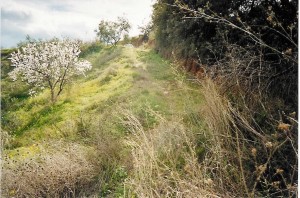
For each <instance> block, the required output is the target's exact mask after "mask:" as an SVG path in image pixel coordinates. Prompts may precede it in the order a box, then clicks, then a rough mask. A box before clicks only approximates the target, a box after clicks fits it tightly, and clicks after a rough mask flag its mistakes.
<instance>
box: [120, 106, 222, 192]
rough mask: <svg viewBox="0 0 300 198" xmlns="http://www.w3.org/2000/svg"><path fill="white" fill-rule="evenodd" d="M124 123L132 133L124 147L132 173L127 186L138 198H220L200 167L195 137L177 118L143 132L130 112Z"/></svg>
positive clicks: (205, 172)
mask: <svg viewBox="0 0 300 198" xmlns="http://www.w3.org/2000/svg"><path fill="white" fill-rule="evenodd" d="M123 114H124V118H125V119H124V120H125V121H126V125H127V127H128V128H129V129H130V131H131V133H132V138H130V139H129V140H128V141H127V143H128V145H130V147H131V148H132V158H133V170H132V174H131V175H130V177H129V179H128V180H127V182H126V186H128V188H129V189H131V192H129V193H128V194H129V195H130V194H134V195H136V196H137V197H219V196H220V194H219V193H218V192H217V191H216V190H215V187H216V185H217V183H215V181H214V180H213V178H212V177H211V174H210V173H209V172H207V169H205V167H203V166H202V164H200V163H199V159H198V156H197V151H196V134H193V133H192V132H191V131H189V130H188V129H187V128H186V127H185V126H184V124H183V123H182V120H181V119H180V118H174V119H173V120H172V121H167V120H165V119H164V118H163V117H162V116H161V115H158V114H156V116H157V117H159V118H160V124H159V125H158V126H156V127H155V128H154V129H151V130H149V131H145V129H144V128H143V126H142V124H141V123H140V121H139V120H138V119H137V117H136V116H135V115H133V114H132V113H131V112H129V111H123Z"/></svg>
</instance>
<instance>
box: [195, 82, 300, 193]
mask: <svg viewBox="0 0 300 198" xmlns="http://www.w3.org/2000/svg"><path fill="white" fill-rule="evenodd" d="M201 85H202V92H203V94H204V97H205V101H206V104H205V105H204V106H203V108H202V115H204V116H203V118H204V120H205V123H206V125H207V130H206V132H205V133H204V135H206V136H209V137H208V138H206V139H207V140H208V141H207V147H208V148H209V152H208V153H207V155H206V159H205V161H206V162H204V163H206V165H204V166H205V167H207V168H208V169H210V170H211V172H212V175H211V176H212V177H213V178H214V181H215V182H216V183H217V186H218V188H219V191H223V192H231V193H232V194H234V195H235V196H237V197H257V196H260V197H265V196H283V197H294V196H297V183H296V181H297V179H296V177H297V176H296V174H297V171H298V170H297V163H298V162H297V156H298V153H297V140H296V139H294V138H295V134H294V133H293V131H294V130H295V128H296V127H297V122H296V121H294V122H293V123H294V124H292V122H290V123H291V124H286V123H283V119H282V120H280V121H278V122H277V124H276V122H275V124H274V123H273V127H272V128H271V129H270V130H266V128H263V126H261V128H260V127H259V125H258V124H257V122H255V118H254V113H253V112H251V111H250V110H249V109H250V108H249V106H246V105H245V106H244V109H239V108H238V107H239V106H238V105H236V106H233V105H232V101H229V100H228V99H226V95H221V94H220V93H222V92H223V90H221V89H223V87H221V88H220V86H218V85H217V84H216V83H215V82H213V81H212V80H211V79H205V80H202V81H201ZM240 93H241V92H240ZM245 109H246V111H247V112H246V113H245ZM270 116H271V115H270ZM286 120H287V118H286Z"/></svg>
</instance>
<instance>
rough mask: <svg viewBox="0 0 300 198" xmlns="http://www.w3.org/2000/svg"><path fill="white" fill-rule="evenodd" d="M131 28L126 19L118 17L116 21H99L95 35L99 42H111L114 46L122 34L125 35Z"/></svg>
mask: <svg viewBox="0 0 300 198" xmlns="http://www.w3.org/2000/svg"><path fill="white" fill-rule="evenodd" d="M130 28H131V26H130V24H129V22H128V20H127V19H125V18H123V17H118V20H117V22H114V21H104V20H102V21H100V23H99V26H98V30H96V32H97V36H99V39H100V41H101V42H104V43H106V44H112V45H114V46H116V45H117V43H118V42H119V41H120V40H121V38H122V36H124V35H126V34H127V33H128V31H129V29H130Z"/></svg>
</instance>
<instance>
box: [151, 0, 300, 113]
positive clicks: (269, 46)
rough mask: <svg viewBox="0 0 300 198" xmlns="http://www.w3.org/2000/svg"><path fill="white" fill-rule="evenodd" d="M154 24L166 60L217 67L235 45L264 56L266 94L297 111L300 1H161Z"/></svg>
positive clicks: (262, 60) (155, 6)
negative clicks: (299, 13) (172, 58)
mask: <svg viewBox="0 0 300 198" xmlns="http://www.w3.org/2000/svg"><path fill="white" fill-rule="evenodd" d="M153 20H154V24H155V27H156V39H157V49H158V50H159V51H160V52H162V53H163V54H165V55H167V56H170V55H171V54H172V53H173V54H174V53H175V54H176V56H177V58H178V57H179V58H180V59H187V58H194V59H198V61H199V62H201V63H203V64H204V63H207V64H209V65H214V64H216V63H217V62H218V61H220V60H221V59H224V58H225V54H226V52H228V51H230V49H231V47H230V46H232V45H235V46H240V47H242V48H245V49H246V50H247V51H250V52H251V53H252V54H253V55H259V56H261V58H260V61H261V63H263V64H262V65H261V66H262V69H261V71H262V72H263V73H264V72H266V73H267V74H268V76H264V80H265V81H268V82H267V83H266V84H268V86H266V87H264V88H265V89H264V91H269V92H273V93H274V94H276V96H277V95H280V97H282V98H284V100H285V102H287V103H288V104H289V105H292V106H293V107H294V108H295V107H296V106H295V104H296V101H297V98H296V95H297V93H296V91H295V90H297V83H296V82H297V72H298V65H297V57H298V55H297V50H298V46H297V43H298V29H297V27H298V18H297V1H295V0H293V1H285V0H282V1H245V0H240V1H231V0H226V1H208V0H193V1H183V0H182V1H174V0H160V1H158V2H157V3H156V4H155V5H154V15H153ZM243 55H244V54H241V55H240V56H243ZM253 64H256V66H257V67H258V66H259V65H260V64H259V63H258V62H257V61H256V62H253Z"/></svg>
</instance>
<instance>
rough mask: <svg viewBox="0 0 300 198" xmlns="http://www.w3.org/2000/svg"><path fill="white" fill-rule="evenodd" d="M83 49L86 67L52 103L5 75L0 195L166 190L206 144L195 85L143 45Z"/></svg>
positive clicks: (116, 194)
mask: <svg viewBox="0 0 300 198" xmlns="http://www.w3.org/2000/svg"><path fill="white" fill-rule="evenodd" d="M84 57H85V58H86V59H87V60H89V61H90V62H91V63H92V65H93V69H92V70H91V71H90V72H88V73H87V75H86V76H85V77H78V78H76V79H74V80H73V81H72V83H71V84H69V85H68V87H66V89H65V90H64V92H63V94H62V95H61V96H60V98H59V101H58V102H57V103H56V104H55V105H54V106H52V105H51V103H50V93H49V91H47V90H46V91H44V92H42V93H40V94H38V95H37V96H35V97H29V96H28V95H27V92H26V91H27V89H28V88H27V87H26V85H24V84H23V83H22V82H12V81H11V80H10V79H9V78H6V77H4V78H3V79H2V81H1V86H2V96H1V97H2V98H1V101H2V105H4V106H2V120H1V121H2V139H3V141H4V151H3V152H4V153H3V155H4V168H3V178H2V181H5V182H3V183H2V184H3V185H2V192H3V195H5V196H7V197H15V196H29V197H36V196H50V197H53V196H62V197H74V196H75V197H81V196H92V195H93V196H96V197H105V196H110V197H127V196H130V197H132V196H133V197H134V196H138V197H140V196H141V195H142V194H145V193H150V194H153V193H158V192H159V191H160V188H162V189H161V190H162V192H161V193H162V195H163V194H165V195H167V194H169V193H171V194H173V193H175V192H172V191H173V190H172V189H171V190H170V186H172V185H174V184H176V182H178V185H179V186H176V185H175V186H173V187H174V189H178V190H179V189H180V188H183V187H184V186H180V185H183V184H180V182H181V181H185V180H186V179H187V178H185V177H186V176H185V175H186V173H185V169H189V168H187V166H195V165H196V164H195V161H197V160H200V159H201V157H203V154H204V150H205V149H204V147H203V145H202V143H203V142H204V137H202V135H200V134H201V133H202V132H201V131H202V129H203V128H204V126H203V124H202V123H201V122H202V121H201V119H199V116H200V115H199V109H200V107H201V106H202V105H203V100H202V95H201V93H200V90H199V88H198V87H197V86H196V85H194V84H193V83H191V82H188V81H187V77H186V76H185V75H184V74H182V73H181V72H179V70H178V69H177V68H175V66H174V65H172V64H171V63H170V62H168V61H165V60H163V59H162V58H161V57H160V56H159V55H157V54H156V53H154V52H153V51H151V50H149V49H136V48H130V47H117V48H97V50H90V51H88V52H85V53H84ZM3 58H5V57H3ZM187 129H188V131H186V130H187ZM151 134H153V136H151ZM149 138H150V139H149ZM149 143H150V144H152V145H149ZM145 149H154V150H153V153H152V154H155V156H147V155H149V154H150V153H148V154H146V153H144V152H148V151H150V150H145ZM152 154H151V155H152ZM145 158H147V159H149V158H151V160H152V161H149V162H147V161H143V160H146V159H145ZM187 160H191V161H187ZM193 160H194V161H193ZM151 163H154V164H152V165H151ZM190 163H192V164H190ZM149 165H151V168H150V167H148V166H149ZM155 166H156V168H157V170H158V172H157V174H158V175H151V174H153V170H152V168H154V167H155ZM149 168H150V169H149ZM149 174H150V175H149ZM166 175H170V177H174V175H175V177H174V178H173V180H171V179H167V180H166V179H165V177H166ZM177 177H178V178H177ZM176 178H177V181H176ZM162 179H163V180H162ZM190 179H191V178H189V180H190ZM199 179H200V177H199V178H198V180H199ZM156 181H157V182H156ZM162 181H163V182H164V184H160V183H159V182H162ZM186 182H187V183H188V181H186ZM189 185H195V186H197V185H196V184H192V183H191V184H189ZM146 187H147V188H150V189H145V188H146ZM198 187H199V186H198ZM150 194H148V195H149V196H150ZM183 195H184V194H183Z"/></svg>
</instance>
